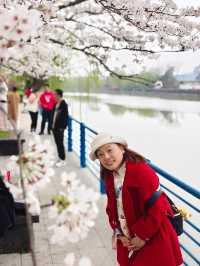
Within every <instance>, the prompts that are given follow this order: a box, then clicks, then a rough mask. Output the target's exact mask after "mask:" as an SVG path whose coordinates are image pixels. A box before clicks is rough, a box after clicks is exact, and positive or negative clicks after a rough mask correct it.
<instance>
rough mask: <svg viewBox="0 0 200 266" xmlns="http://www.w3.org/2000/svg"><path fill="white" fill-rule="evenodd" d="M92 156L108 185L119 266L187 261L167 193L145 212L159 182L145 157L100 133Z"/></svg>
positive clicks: (159, 265) (171, 264)
mask: <svg viewBox="0 0 200 266" xmlns="http://www.w3.org/2000/svg"><path fill="white" fill-rule="evenodd" d="M90 158H91V159H92V160H96V159H98V160H99V162H100V169H101V172H100V175H101V178H102V179H103V181H104V183H105V189H106V194H107V208H106V212H107V215H108V219H109V223H110V226H111V228H112V230H113V237H112V242H113V247H116V251H117V261H118V263H119V265H120V266H179V265H181V264H182V263H183V259H182V254H181V250H180V246H179V241H178V238H177V235H176V232H175V230H174V228H173V226H172V224H171V223H170V220H169V218H168V215H171V216H172V215H173V211H172V209H171V207H170V204H169V202H168V200H167V197H166V195H165V193H162V194H161V196H160V197H159V198H158V199H157V200H156V201H155V202H154V204H153V205H152V206H151V207H150V208H149V209H148V210H146V208H145V203H146V202H147V200H148V199H150V198H151V196H152V194H153V193H154V192H155V191H157V190H158V189H159V186H160V184H159V178H158V176H157V175H156V173H155V171H154V170H153V169H152V168H151V167H150V166H149V165H148V164H147V163H146V160H145V158H144V157H143V156H141V155H139V154H138V153H136V152H134V151H132V150H130V149H128V145H127V142H126V141H125V140H124V139H123V138H121V137H117V136H112V135H110V134H106V133H101V134H99V135H97V137H96V138H95V139H94V140H93V142H92V143H91V153H90Z"/></svg>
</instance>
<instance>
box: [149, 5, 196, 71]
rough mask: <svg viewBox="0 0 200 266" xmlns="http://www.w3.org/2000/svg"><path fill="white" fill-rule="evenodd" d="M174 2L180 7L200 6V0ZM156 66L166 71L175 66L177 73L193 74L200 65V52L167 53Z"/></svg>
mask: <svg viewBox="0 0 200 266" xmlns="http://www.w3.org/2000/svg"><path fill="white" fill-rule="evenodd" d="M174 2H175V3H176V4H177V5H178V6H180V7H188V6H200V0H175V1H174ZM156 64H157V65H158V66H159V67H161V68H164V69H165V68H166V66H174V67H175V68H176V72H177V73H188V72H192V70H193V69H194V67H195V66H197V65H199V64H200V51H197V52H192V51H190V52H184V53H167V54H164V55H161V56H160V58H159V59H158V60H157V63H156ZM153 65H154V62H152V64H151V63H150V66H153Z"/></svg>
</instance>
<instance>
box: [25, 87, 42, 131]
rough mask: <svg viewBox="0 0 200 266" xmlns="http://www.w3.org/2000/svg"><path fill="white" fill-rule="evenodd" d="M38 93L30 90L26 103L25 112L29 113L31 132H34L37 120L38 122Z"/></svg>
mask: <svg viewBox="0 0 200 266" xmlns="http://www.w3.org/2000/svg"><path fill="white" fill-rule="evenodd" d="M38 99H39V97H38V92H36V91H34V90H32V91H31V94H30V95H29V97H28V101H27V110H28V111H29V114H30V118H31V128H30V131H31V132H35V131H36V128H37V120H38V109H39V106H38V104H39V103H38Z"/></svg>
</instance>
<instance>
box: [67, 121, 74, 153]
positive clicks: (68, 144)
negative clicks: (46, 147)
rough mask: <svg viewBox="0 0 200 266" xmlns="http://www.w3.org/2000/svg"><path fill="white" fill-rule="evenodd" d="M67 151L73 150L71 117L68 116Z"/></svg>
mask: <svg viewBox="0 0 200 266" xmlns="http://www.w3.org/2000/svg"><path fill="white" fill-rule="evenodd" d="M67 147H68V151H73V142H72V118H71V117H70V116H69V117H68V143H67Z"/></svg>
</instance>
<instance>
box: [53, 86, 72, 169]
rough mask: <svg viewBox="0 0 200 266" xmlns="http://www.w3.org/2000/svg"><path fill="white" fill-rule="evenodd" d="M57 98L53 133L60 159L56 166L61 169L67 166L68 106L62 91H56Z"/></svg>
mask: <svg viewBox="0 0 200 266" xmlns="http://www.w3.org/2000/svg"><path fill="white" fill-rule="evenodd" d="M55 97H56V100H57V104H56V105H55V107H54V116H53V125H52V131H53V136H54V140H55V143H56V146H57V151H58V157H59V160H58V162H57V163H56V166H57V167H61V166H64V165H65V148H64V130H65V129H66V127H67V121H68V105H67V103H66V102H65V100H64V99H63V91H62V90H60V89H57V90H55Z"/></svg>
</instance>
